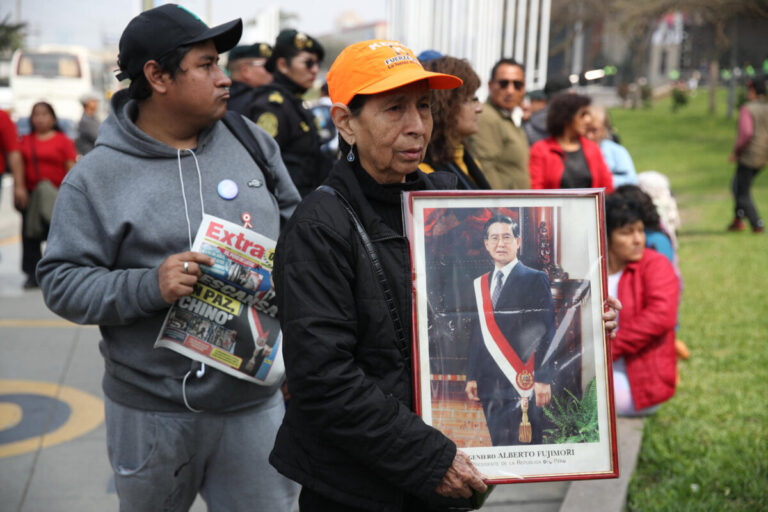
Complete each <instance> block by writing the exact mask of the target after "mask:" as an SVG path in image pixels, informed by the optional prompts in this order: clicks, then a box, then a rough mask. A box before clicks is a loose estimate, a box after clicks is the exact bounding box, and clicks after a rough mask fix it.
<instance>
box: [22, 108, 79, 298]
mask: <svg viewBox="0 0 768 512" xmlns="http://www.w3.org/2000/svg"><path fill="white" fill-rule="evenodd" d="M29 125H30V128H31V133H29V134H28V135H25V136H24V137H22V139H21V155H22V157H24V174H25V185H26V186H25V189H21V187H18V188H19V190H18V191H17V198H16V204H18V205H20V208H22V209H23V210H25V211H26V209H27V207H28V201H29V195H30V194H31V193H32V192H33V191H34V190H35V188H36V187H37V186H38V184H39V183H40V182H42V181H50V182H51V184H52V185H53V186H54V187H55V188H56V189H58V188H59V187H60V186H61V181H62V180H63V179H64V176H65V175H66V174H67V171H69V170H70V169H71V168H72V166H73V165H75V157H76V156H77V152H76V150H75V144H74V143H73V142H72V141H71V140H70V139H69V137H67V136H66V135H64V133H63V132H62V131H61V128H60V127H59V124H58V121H57V119H56V113H55V112H54V111H53V107H52V106H51V105H50V104H49V103H46V102H44V101H41V102H39V103H35V105H34V106H33V107H32V113H31V115H30V117H29ZM24 223H26V219H25V220H24ZM21 231H22V236H21V247H22V249H21V254H22V256H21V269H22V271H23V272H24V273H25V274H27V280H26V282H25V283H24V288H37V279H36V278H35V267H36V266H37V263H38V262H39V261H40V259H41V258H42V256H43V254H42V251H41V247H40V246H41V243H42V241H43V240H44V239H45V236H43V239H42V240H41V239H37V238H29V237H27V236H26V234H25V231H26V230H25V229H24V227H22V230H21Z"/></svg>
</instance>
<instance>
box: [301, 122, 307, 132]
mask: <svg viewBox="0 0 768 512" xmlns="http://www.w3.org/2000/svg"><path fill="white" fill-rule="evenodd" d="M299 126H301V131H303V132H308V131H309V125H308V124H307V123H305V122H304V121H302V122H301V123H299Z"/></svg>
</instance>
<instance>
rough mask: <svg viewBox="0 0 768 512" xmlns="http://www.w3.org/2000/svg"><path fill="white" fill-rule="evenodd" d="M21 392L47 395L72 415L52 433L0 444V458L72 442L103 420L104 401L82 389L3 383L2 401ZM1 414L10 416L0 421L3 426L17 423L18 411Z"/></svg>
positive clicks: (50, 384) (25, 383)
mask: <svg viewBox="0 0 768 512" xmlns="http://www.w3.org/2000/svg"><path fill="white" fill-rule="evenodd" d="M20 393H21V394H31V395H42V396H48V397H51V398H53V399H55V400H61V401H62V402H65V403H66V404H67V405H69V407H70V410H71V412H70V416H69V418H68V419H67V421H66V422H65V423H64V424H63V425H62V426H61V427H59V428H58V429H56V430H54V431H53V432H45V433H43V435H41V436H36V437H30V438H27V439H22V440H19V441H16V442H11V443H7V444H0V459H2V458H5V457H10V456H13V455H19V454H21V453H27V452H31V451H35V450H38V449H40V448H46V447H48V446H53V445H56V444H59V443H63V442H66V441H70V440H72V439H75V438H76V437H79V436H82V435H83V434H85V433H87V432H90V431H91V430H93V429H95V428H96V427H98V426H99V425H101V422H102V421H104V402H103V401H102V400H101V399H100V398H97V397H95V396H93V395H91V394H89V393H85V392H84V391H80V390H79V389H75V388H71V387H69V386H61V385H58V384H54V383H51V382H41V381H31V380H0V400H2V396H3V395H6V394H20ZM0 413H2V414H3V415H4V416H5V415H8V416H11V417H4V418H3V419H2V420H0V423H4V424H5V425H6V426H9V425H11V424H12V423H13V422H14V421H16V420H17V418H16V415H17V414H18V412H17V411H14V410H12V409H9V408H5V409H4V410H3V411H0ZM22 414H23V411H22Z"/></svg>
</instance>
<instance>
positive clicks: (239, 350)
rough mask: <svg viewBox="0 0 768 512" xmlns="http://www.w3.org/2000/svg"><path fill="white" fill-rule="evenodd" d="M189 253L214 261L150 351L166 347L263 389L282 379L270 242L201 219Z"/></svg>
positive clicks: (208, 218)
mask: <svg viewBox="0 0 768 512" xmlns="http://www.w3.org/2000/svg"><path fill="white" fill-rule="evenodd" d="M192 250H193V251H197V252H201V253H203V254H205V255H208V256H210V257H212V258H213V259H214V262H215V263H214V265H213V266H211V267H209V266H206V265H201V266H200V268H201V270H202V273H203V275H202V276H201V277H200V279H199V280H198V282H197V284H196V285H195V289H194V292H193V293H192V295H190V296H187V297H181V298H180V299H179V300H177V301H176V302H175V303H174V304H173V305H172V306H171V308H170V310H169V311H168V315H167V316H166V318H165V321H164V322H163V326H162V329H161V330H160V335H159V336H158V338H157V341H156V342H155V348H157V347H165V348H169V349H171V350H175V351H176V352H178V353H180V354H183V355H185V356H187V357H189V358H191V359H194V360H197V361H201V362H203V363H205V364H207V365H210V366H212V367H214V368H217V369H219V370H221V371H223V372H226V373H228V374H230V375H233V376H235V377H237V378H240V379H244V380H247V381H249V382H253V383H255V384H260V385H264V386H269V385H273V384H275V383H277V382H279V381H280V380H281V379H282V377H283V375H284V373H285V367H284V365H283V352H282V333H281V332H280V324H279V322H278V320H277V306H276V305H275V301H274V298H275V290H274V287H273V284H272V264H273V259H274V254H275V241H274V240H271V239H269V238H267V237H265V236H262V235H260V234H258V233H256V232H255V231H252V230H251V229H248V228H246V227H243V226H238V225H237V224H234V223H232V222H228V221H226V220H223V219H220V218H218V217H214V216H212V215H207V214H206V215H205V216H204V217H203V222H202V224H200V229H198V231H197V235H196V236H195V241H194V243H193V244H192Z"/></svg>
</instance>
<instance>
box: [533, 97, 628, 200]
mask: <svg viewBox="0 0 768 512" xmlns="http://www.w3.org/2000/svg"><path fill="white" fill-rule="evenodd" d="M590 103H592V100H591V99H590V98H589V97H587V96H582V95H580V94H571V93H567V92H565V93H560V94H558V95H557V96H555V97H554V98H553V99H552V101H551V102H550V104H549V106H548V109H549V110H548V112H547V130H548V131H549V135H550V137H549V138H547V139H544V140H540V141H539V142H537V143H535V144H534V145H533V146H531V162H530V167H529V169H530V173H531V188H545V189H556V188H599V187H605V189H606V192H609V193H610V192H612V191H613V176H612V175H611V171H610V170H609V169H608V166H607V165H606V164H605V160H604V159H603V155H602V154H601V153H600V146H598V145H597V144H595V143H594V142H592V141H591V140H589V139H587V138H586V137H585V134H586V132H587V127H588V126H589V123H590V121H591V118H590V113H589V108H588V107H589V105H590Z"/></svg>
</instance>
